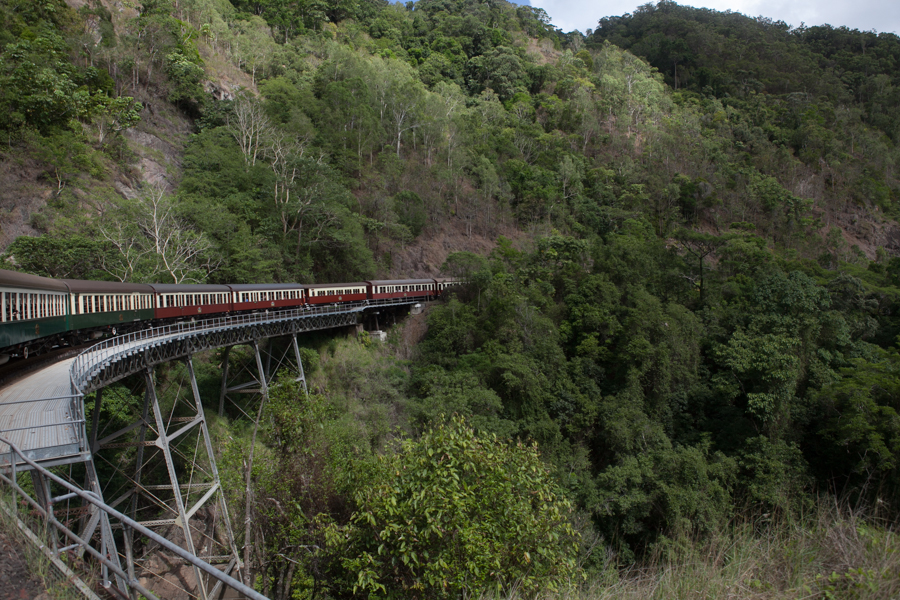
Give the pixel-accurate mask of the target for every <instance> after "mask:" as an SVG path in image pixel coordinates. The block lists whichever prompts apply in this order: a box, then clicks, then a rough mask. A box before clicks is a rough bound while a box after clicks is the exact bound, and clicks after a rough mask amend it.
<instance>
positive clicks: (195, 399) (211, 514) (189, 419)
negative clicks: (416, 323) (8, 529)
mask: <svg viewBox="0 0 900 600" xmlns="http://www.w3.org/2000/svg"><path fill="white" fill-rule="evenodd" d="M419 301H420V299H415V298H413V299H406V298H396V299H390V300H369V301H366V302H357V303H352V304H340V305H334V306H324V307H316V308H309V307H307V308H302V309H295V310H288V311H278V312H257V313H252V314H241V315H234V316H226V317H220V318H214V319H205V320H199V321H181V322H178V323H175V324H172V325H166V326H162V327H156V328H152V329H146V330H142V331H138V332H134V333H130V334H127V335H121V336H118V337H113V338H110V339H108V340H104V341H102V342H100V343H98V344H95V345H94V346H92V347H90V348H89V349H87V350H85V351H84V352H82V353H81V354H79V355H78V356H77V357H75V358H70V359H66V360H63V361H60V362H57V363H55V364H53V365H50V366H49V367H47V368H45V369H43V370H41V371H38V372H36V373H33V374H31V375H29V376H27V377H24V378H22V379H21V380H20V381H17V382H15V383H13V384H11V385H9V386H7V387H6V388H4V389H2V390H0V480H2V481H3V482H4V483H6V484H7V485H8V486H9V487H10V488H11V489H12V492H13V498H14V502H13V506H12V510H13V512H15V511H16V510H17V506H18V504H19V500H18V498H19V497H20V496H21V497H22V501H24V502H25V503H26V504H27V505H28V506H30V507H31V514H32V515H37V516H38V517H39V518H40V519H41V520H42V522H43V523H44V528H45V531H46V535H47V536H48V537H49V540H48V541H46V542H45V543H47V545H48V549H47V550H46V552H48V553H49V554H50V555H51V558H53V559H58V558H59V557H62V556H64V555H65V557H73V558H81V557H83V556H84V554H88V555H90V556H92V557H93V558H94V559H95V560H96V561H97V562H99V563H100V571H101V585H102V586H103V587H104V588H105V589H107V591H108V592H109V593H111V594H112V595H114V596H117V597H121V598H126V599H129V600H134V599H136V598H137V597H138V594H140V595H142V596H144V597H145V598H148V599H153V598H158V597H159V596H160V595H161V596H162V597H166V598H168V597H175V596H180V597H185V598H200V599H202V600H207V599H208V598H223V597H235V596H234V594H238V596H237V597H246V598H260V599H261V598H264V597H263V596H262V595H260V594H259V593H257V592H255V591H253V590H252V589H251V588H250V587H248V585H247V583H248V582H245V581H242V580H241V579H242V578H243V577H244V573H243V571H242V568H243V563H242V561H241V557H240V553H239V550H238V548H237V545H236V542H235V536H234V533H233V532H232V530H231V522H230V519H229V517H228V507H227V506H226V502H225V494H224V491H223V489H222V485H221V481H220V478H219V473H218V470H217V467H216V462H215V452H214V449H213V442H212V438H211V436H210V433H209V428H208V423H207V418H206V416H205V413H204V408H203V403H202V401H201V398H200V391H199V387H198V384H197V377H196V373H195V369H194V364H193V355H194V354H196V353H198V352H202V351H206V350H212V349H217V348H224V353H223V361H222V364H223V368H222V377H221V388H220V393H219V414H220V415H222V414H223V413H224V411H225V406H226V400H228V401H230V402H231V403H232V404H233V405H234V406H233V408H235V409H236V410H237V411H238V412H239V413H241V414H242V415H244V416H249V414H248V411H249V410H250V409H249V403H248V402H247V400H248V399H254V398H255V399H256V400H257V401H261V399H263V398H265V395H266V393H267V389H268V385H269V383H270V382H271V379H272V377H273V375H274V373H275V371H277V370H279V369H283V368H288V369H289V370H293V371H294V373H295V374H296V379H297V381H299V382H300V383H301V385H302V387H303V389H304V390H305V389H306V380H305V374H304V372H303V363H302V360H301V353H300V350H299V347H298V344H297V335H298V334H301V333H304V332H310V331H317V330H325V329H334V328H342V327H350V326H355V325H358V324H359V322H360V320H361V317H362V316H363V315H364V314H365V313H366V311H370V312H374V311H377V310H379V309H385V310H387V311H390V310H396V309H403V308H407V307H409V306H410V305H413V304H416V303H418V302H419ZM376 319H377V317H376ZM275 340H286V341H287V344H282V347H279V344H277V343H274V341H275ZM238 346H246V347H248V348H249V349H250V350H252V356H249V355H245V358H247V357H249V358H252V359H253V360H252V361H249V360H248V361H245V362H248V363H249V367H248V366H247V365H246V364H245V365H243V366H242V367H240V368H234V369H230V368H229V365H230V364H231V363H232V362H236V361H231V360H229V359H230V357H232V353H231V350H232V349H233V348H235V347H238ZM165 363H173V365H172V367H171V368H168V370H167V372H166V377H165V379H166V380H167V381H169V386H170V388H171V389H169V388H167V389H160V384H159V381H158V376H157V375H158V374H157V372H156V371H157V368H158V367H160V366H161V365H163V364H165ZM135 376H140V377H139V378H138V377H135ZM126 378H130V379H128V381H131V382H134V381H139V382H142V383H143V385H142V386H141V387H143V406H142V411H141V418H140V419H138V420H137V421H135V422H131V423H128V424H125V425H124V426H119V425H122V423H118V424H117V425H116V426H117V427H118V428H117V429H116V430H115V431H112V432H109V433H107V432H106V431H105V429H103V424H102V423H101V412H103V408H104V405H103V402H104V399H103V398H104V391H106V388H107V387H108V386H109V385H110V384H113V383H116V382H120V381H123V380H126ZM230 378H231V379H230ZM173 382H174V383H173ZM90 394H93V405H92V409H93V410H92V411H91V415H90V416H91V421H92V423H91V427H90V429H88V426H87V418H86V411H85V398H86V397H87V396H88V395H90ZM237 398H241V399H243V400H244V402H239V401H237V400H236V399H237ZM114 404H115V402H114ZM251 418H252V417H251ZM89 431H90V435H89V433H88V432H89ZM190 442H193V443H190ZM106 449H113V450H117V451H119V452H122V451H124V452H125V453H124V454H122V455H120V456H125V457H127V459H128V462H127V464H112V463H111V462H110V461H108V460H106V459H104V454H103V453H102V452H101V451H102V450H106ZM104 460H106V462H104ZM118 461H119V462H121V461H122V458H121V457H120V458H119V459H118ZM65 468H68V470H69V477H68V479H67V478H66V477H64V476H61V475H60V470H65ZM49 469H53V471H50V470H49ZM23 472H28V473H30V476H31V481H30V483H31V487H32V488H33V489H27V490H26V489H25V487H23V486H22V485H21V484H20V478H19V475H20V474H22V473H23ZM73 473H77V474H78V475H79V476H83V482H82V481H79V482H75V481H73V477H74V476H73V475H72V474H73ZM98 473H102V474H103V475H102V477H101V475H99V474H98ZM101 478H102V479H104V480H103V481H101ZM148 480H151V481H152V483H151V482H148ZM113 481H115V484H113V483H112V482H113ZM160 481H162V482H163V483H161V484H160V483H159V482H160ZM26 487H27V486H26ZM54 494H56V495H54ZM31 495H33V496H34V497H31ZM20 523H21V521H20ZM136 536H137V539H139V540H141V542H140V543H142V544H143V545H144V547H145V548H150V547H152V548H154V549H157V550H159V551H160V552H162V553H166V554H167V556H168V557H171V558H174V559H175V560H177V561H180V564H181V565H182V567H181V570H180V571H178V570H177V569H176V575H177V577H176V578H175V579H176V580H175V581H172V578H171V577H168V578H167V577H166V572H169V573H171V572H172V568H171V565H170V564H167V565H163V564H159V563H155V562H153V560H152V559H147V558H146V556H149V555H150V553H149V552H146V553H145V556H144V557H136V556H135V555H134V549H135V540H136ZM57 562H59V561H58V560H57ZM170 562H171V561H170ZM166 567H168V568H166ZM226 588H230V590H228V589H226ZM85 589H86V588H85ZM151 590H152V591H151ZM86 593H88V594H90V592H86ZM225 594H232V595H231V596H226V595H225Z"/></svg>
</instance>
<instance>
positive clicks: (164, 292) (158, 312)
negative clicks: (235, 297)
mask: <svg viewBox="0 0 900 600" xmlns="http://www.w3.org/2000/svg"><path fill="white" fill-rule="evenodd" d="M150 287H151V288H152V289H153V291H154V293H155V296H156V298H155V302H156V303H155V306H154V308H155V310H154V315H155V317H156V318H157V319H173V318H180V317H197V316H198V315H209V314H218V313H227V312H229V311H231V288H229V287H228V286H227V285H176V284H174V283H152V284H150Z"/></svg>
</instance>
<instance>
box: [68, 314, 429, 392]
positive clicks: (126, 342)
mask: <svg viewBox="0 0 900 600" xmlns="http://www.w3.org/2000/svg"><path fill="white" fill-rule="evenodd" d="M425 300H427V298H423V297H410V298H391V299H382V300H366V301H363V302H353V303H347V304H332V305H327V306H306V307H303V308H297V309H292V310H278V311H272V312H269V311H265V312H255V313H244V314H240V315H229V316H225V317H213V318H209V319H200V320H191V321H179V322H177V323H172V324H170V325H162V326H160V327H152V328H150V329H142V330H140V331H135V332H132V333H127V334H124V335H119V336H116V337H112V338H109V339H106V340H103V341H102V342H98V343H96V344H94V345H93V346H91V347H90V348H88V349H87V350H85V351H84V352H82V353H81V354H79V355H78V356H77V357H76V358H75V360H74V361H73V362H72V367H71V371H70V373H71V381H72V387H73V393H79V392H80V391H81V390H83V389H84V388H85V386H86V384H87V383H88V382H89V381H90V380H91V378H92V377H93V376H94V374H95V373H96V371H97V370H98V369H99V368H102V366H105V365H107V364H109V362H111V361H112V360H113V359H115V358H117V357H119V356H121V355H123V354H125V353H129V352H135V351H139V350H140V348H141V347H144V346H147V345H149V344H151V343H152V342H154V341H164V340H167V339H173V338H174V339H179V338H182V337H185V336H191V335H196V334H198V333H207V332H211V331H221V330H225V329H230V328H237V327H246V326H248V325H255V324H263V323H276V322H279V321H290V320H293V319H302V318H309V317H313V316H317V315H326V314H334V313H348V312H360V311H363V310H365V309H366V308H370V307H378V306H400V305H404V304H415V303H417V302H422V301H425ZM141 342H145V343H143V344H142V343H141Z"/></svg>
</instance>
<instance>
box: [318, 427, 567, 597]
mask: <svg viewBox="0 0 900 600" xmlns="http://www.w3.org/2000/svg"><path fill="white" fill-rule="evenodd" d="M379 468H380V471H381V472H380V475H379V478H378V479H379V480H380V481H381V483H380V484H379V485H376V486H373V487H370V488H364V489H362V490H360V492H359V493H358V494H357V501H358V503H359V508H358V510H357V512H356V513H355V514H354V515H353V518H352V519H351V523H350V524H349V526H347V527H346V528H344V529H343V531H340V532H339V531H337V530H335V534H337V535H335V536H334V539H339V537H338V536H339V535H340V533H343V534H344V536H345V538H344V539H345V540H346V542H345V543H346V547H347V550H348V551H349V552H348V554H347V556H349V557H351V558H347V559H346V560H345V561H344V567H345V568H346V569H347V570H348V571H350V572H351V573H357V581H356V583H355V584H354V585H353V591H354V593H355V592H357V591H363V592H370V593H376V594H377V593H381V594H390V593H397V594H401V595H404V596H407V597H408V596H409V595H410V594H421V595H423V596H427V597H447V598H456V597H459V596H460V595H471V594H473V593H477V592H478V591H479V590H493V591H494V592H495V593H499V594H503V593H508V592H509V591H510V590H512V589H520V590H521V591H522V592H524V593H526V594H529V595H530V594H534V593H536V592H540V591H542V590H544V589H549V590H552V591H556V590H557V589H558V588H559V587H560V585H561V584H565V583H566V582H568V581H569V580H570V578H572V577H574V576H577V573H578V569H577V568H576V564H575V554H576V552H577V550H578V545H579V544H578V540H579V536H577V535H576V534H575V532H574V531H573V529H572V527H571V525H570V524H569V523H568V518H569V513H570V512H571V510H572V507H571V504H570V503H569V502H568V501H567V500H565V499H564V498H563V497H562V496H561V494H560V491H559V490H558V488H557V486H556V484H555V483H554V482H553V480H552V479H551V478H550V475H549V472H548V470H547V468H546V467H545V466H544V464H543V463H542V462H541V459H540V456H539V455H538V450H537V446H536V445H525V444H522V443H521V442H519V443H517V444H515V445H510V444H507V443H504V442H501V441H499V440H498V439H497V437H496V436H491V437H484V438H479V437H478V435H476V433H475V431H474V430H473V429H472V428H470V427H468V426H467V425H466V424H465V422H464V421H463V420H462V419H461V418H458V417H455V418H453V419H452V420H451V421H450V422H448V423H446V424H443V425H440V426H438V427H437V428H435V429H430V430H428V431H427V432H426V433H424V434H423V435H422V436H421V437H420V438H419V439H417V440H405V441H404V442H403V444H402V446H401V447H400V448H399V450H398V451H397V452H395V453H393V454H391V455H389V456H387V457H385V458H384V459H383V460H382V461H380V462H379Z"/></svg>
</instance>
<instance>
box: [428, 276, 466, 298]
mask: <svg viewBox="0 0 900 600" xmlns="http://www.w3.org/2000/svg"><path fill="white" fill-rule="evenodd" d="M434 281H435V283H436V284H437V285H436V287H435V293H436V295H437V296H439V297H443V296H444V291H445V290H448V289H450V288H452V287H456V286H459V285H461V282H460V280H458V279H451V278H448V277H445V278H442V279H435V280H434Z"/></svg>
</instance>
